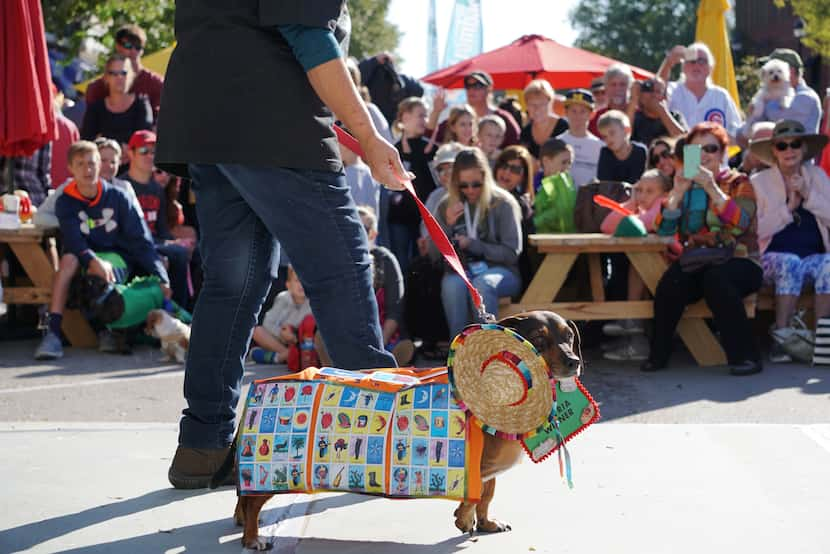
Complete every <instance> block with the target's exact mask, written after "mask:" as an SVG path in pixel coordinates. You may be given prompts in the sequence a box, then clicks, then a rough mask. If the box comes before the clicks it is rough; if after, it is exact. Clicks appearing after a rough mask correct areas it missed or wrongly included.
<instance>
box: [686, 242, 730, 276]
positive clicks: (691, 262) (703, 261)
mask: <svg viewBox="0 0 830 554" xmlns="http://www.w3.org/2000/svg"><path fill="white" fill-rule="evenodd" d="M734 254H735V247H734V246H699V247H696V248H691V249H688V250H683V253H682V254H681V255H680V258H678V259H677V263H679V264H680V269H681V270H682V271H683V272H684V273H694V272H696V271H700V270H702V269H705V268H707V267H709V266H712V265H721V264H724V263H726V262H728V261H729V260H730V259H731V258H732V256H733V255H734Z"/></svg>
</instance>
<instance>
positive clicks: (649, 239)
mask: <svg viewBox="0 0 830 554" xmlns="http://www.w3.org/2000/svg"><path fill="white" fill-rule="evenodd" d="M529 240H530V244H531V245H534V246H536V247H537V248H538V250H539V253H540V254H544V260H543V262H542V265H541V266H540V267H539V270H538V271H537V272H536V274H535V275H534V277H533V280H532V281H531V283H530V285H529V286H528V288H527V290H526V291H525V293H524V295H523V296H522V298H521V300H520V301H519V302H518V303H515V304H506V305H503V306H501V309H500V311H499V316H500V317H506V316H509V315H512V314H516V313H519V312H524V311H528V310H551V311H554V312H557V313H558V314H560V315H561V316H562V317H565V318H568V319H573V320H577V321H586V320H615V319H653V318H654V306H653V304H654V302H653V301H652V300H627V301H607V300H606V299H605V292H604V289H603V280H602V268H601V262H600V254H611V253H617V252H619V253H623V254H625V255H626V256H627V257H628V259H629V260H630V261H631V265H632V266H633V267H634V269H635V270H636V271H637V273H638V274H639V275H640V277H642V279H643V282H644V283H645V285H646V288H648V290H649V291H650V292H651V294H654V292H655V290H656V289H657V283H658V282H659V281H660V277H662V276H663V273H664V272H665V271H666V269H667V268H668V262H667V261H666V260H665V259H664V257H663V252H665V250H666V246H667V245H668V244H669V243H670V242H672V240H674V239H673V237H664V236H659V235H654V234H649V235H648V236H646V237H633V238H631V237H612V236H608V235H604V234H601V233H584V234H535V235H530V237H529ZM580 255H584V256H587V258H588V271H589V275H590V287H591V296H592V298H591V299H590V300H585V301H579V302H554V299H555V298H556V295H557V294H558V293H559V290H560V289H561V288H562V285H563V284H564V282H565V278H566V277H567V275H568V272H569V271H570V269H571V267H572V266H573V264H574V262H575V261H576V259H577V257H578V256H580ZM755 301H756V299H755V296H754V295H753V296H750V297H748V298H747V299H746V301H745V302H744V304H745V306H746V309H747V313H748V315H749V316H750V317H754V316H755ZM708 317H712V314H711V312H710V311H709V308H708V307H707V306H706V303H705V302H704V301H703V300H701V301H700V302H697V303H695V304H692V305H689V306H688V307H687V308H686V310H685V312H684V313H683V318H682V319H681V320H680V323H679V325H678V327H677V332H678V334H679V335H680V338H681V339H682V340H683V343H684V344H685V345H686V347H687V348H688V349H689V352H691V354H692V356H693V357H694V359H695V361H697V363H698V364H699V365H701V366H710V365H721V364H725V363H726V355H725V353H724V351H723V349H722V348H721V346H720V343H718V341H717V339H715V337H714V335H713V334H712V332H711V331H710V330H709V327H708V326H707V325H706V322H705V321H704V319H705V318H708Z"/></svg>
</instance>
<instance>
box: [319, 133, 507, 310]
mask: <svg viewBox="0 0 830 554" xmlns="http://www.w3.org/2000/svg"><path fill="white" fill-rule="evenodd" d="M334 132H335V133H336V134H337V140H338V141H339V142H340V144H342V145H343V146H345V147H346V148H348V149H349V150H351V151H352V152H354V153H355V154H357V155H358V156H360V157H362V158H365V154H364V153H363V149H362V148H361V147H360V143H358V142H357V139H356V138H354V137H353V136H352V135H350V134H349V133H347V132H346V131H344V130H343V129H342V128H340V127H339V126H338V125H335V126H334ZM404 187H406V190H407V191H408V192H409V195H410V196H411V197H412V199H413V200H415V204H416V205H417V206H418V211H419V212H421V217H422V218H423V220H424V224H425V225H426V227H427V231H429V236H430V238H432V241H433V242H434V243H435V246H437V247H438V251H439V252H441V255H442V256H444V259H445V260H447V263H448V264H450V267H452V268H453V270H454V271H455V272H456V273H457V274H458V275H459V277H461V279H463V280H464V284H465V285H467V289H468V290H469V291H470V296H472V297H473V304H474V305H475V307H476V310H477V311H478V313H479V316H481V318H482V319H483V321H485V322H492V321H495V318H494V317H493V316H492V314H489V313H487V311H486V307H485V306H484V301H483V300H482V299H481V294H479V292H478V291H477V290H476V288H475V287H474V286H473V284H472V283H471V282H470V280H469V279H468V278H467V272H466V271H464V266H463V265H461V260H460V259H458V254H457V253H456V252H455V248H453V246H452V243H451V242H450V240H449V239H448V238H447V235H446V233H444V230H443V229H441V226H440V225H439V224H438V222H437V221H435V218H434V217H433V216H432V214H431V213H429V210H428V209H427V207H426V206H424V203H423V202H421V199H420V198H418V195H417V194H415V187H413V186H412V181H408V180H407V181H404Z"/></svg>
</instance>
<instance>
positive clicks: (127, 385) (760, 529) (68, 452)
mask: <svg viewBox="0 0 830 554" xmlns="http://www.w3.org/2000/svg"><path fill="white" fill-rule="evenodd" d="M34 345H35V342H34V341H28V342H26V341H22V342H14V343H9V342H0V422H5V423H0V449H2V450H1V451H2V452H3V455H2V456H0V469H2V470H3V471H4V475H6V479H5V480H4V486H3V494H0V553H6V552H18V551H23V552H39V553H40V552H92V553H104V552H119V553H120V552H128V553H145V552H146V553H149V552H185V551H187V552H200V553H201V552H205V553H212V552H217V553H223V552H239V551H240V550H241V548H240V543H239V538H240V536H241V534H240V530H239V529H238V528H236V527H235V526H234V525H233V522H232V520H231V514H232V512H233V507H234V503H235V494H234V492H233V491H232V490H230V489H224V490H221V491H214V492H210V491H194V492H182V491H175V490H173V489H171V488H170V486H169V484H168V483H167V480H166V473H167V467H168V466H169V463H170V457H171V455H172V453H173V450H174V448H175V444H176V433H177V426H176V421H177V420H178V417H179V414H180V410H181V408H182V407H183V400H182V396H181V391H182V376H183V371H182V368H181V367H180V366H175V365H170V364H159V363H158V361H157V360H158V358H159V356H160V355H159V353H158V352H157V351H155V350H153V349H150V348H147V347H144V348H139V349H137V350H136V352H135V353H134V354H133V355H131V356H107V355H101V354H98V353H96V352H90V351H79V350H74V349H68V350H67V355H66V358H64V359H63V360H60V361H58V362H50V363H36V362H33V361H32V360H31V352H32V350H33V348H34ZM586 356H587V357H588V360H589V363H588V372H587V374H586V375H585V378H584V382H585V384H586V386H587V387H588V389H589V390H590V391H591V393H592V394H593V395H594V397H595V398H596V399H597V401H598V402H599V403H600V406H601V410H602V413H603V420H602V422H601V423H600V424H597V425H595V426H593V427H592V428H591V429H589V430H588V431H586V433H584V434H583V435H581V436H579V437H577V438H576V439H574V441H572V443H570V450H571V453H572V455H573V459H574V480H575V485H576V486H575V488H574V489H573V490H568V489H567V487H565V486H564V485H562V484H561V482H560V480H559V476H558V468H557V464H556V462H555V461H546V462H543V463H542V464H539V465H534V464H532V463H530V462H529V461H526V462H525V463H524V464H522V465H521V466H519V467H517V468H514V469H512V470H511V471H510V472H508V473H507V474H505V475H504V476H502V477H499V481H498V486H497V492H496V497H495V500H494V502H493V506H492V513H493V515H494V516H495V517H496V518H499V519H503V520H506V521H509V522H510V523H511V524H512V525H513V531H512V532H510V533H506V534H502V535H494V536H481V537H479V538H477V539H474V540H469V539H468V537H465V536H461V535H460V534H459V533H458V532H457V531H456V530H455V528H454V526H453V518H452V511H453V510H454V504H453V503H451V502H448V501H445V500H418V501H406V502H404V501H390V500H385V499H377V498H372V497H366V496H359V495H352V494H339V495H338V494H327V495H316V496H302V495H285V496H279V497H275V498H273V499H272V500H271V501H269V503H268V504H267V505H266V510H265V512H264V515H263V526H262V532H263V534H264V535H268V536H271V537H274V541H275V546H276V549H277V551H278V552H287V553H288V552H299V553H302V554H308V553H320V552H332V551H336V552H338V554H339V553H341V552H342V553H350V552H355V553H356V552H360V553H364V552H367V553H372V554H376V553H387V552H389V553H391V552H395V553H397V552H402V553H404V554H408V553H418V554H421V553H443V552H458V551H462V550H463V551H468V550H469V551H470V552H475V553H478V552H482V553H484V552H499V553H513V552H534V551H536V552H557V553H559V552H580V553H582V552H613V553H622V554H626V553H634V552H636V553H637V554H650V553H666V552H672V553H675V552H678V553H682V552H690V553H691V552H695V554H698V553H699V552H700V551H701V549H704V551H706V552H715V553H720V552H726V551H728V550H731V551H737V552H753V554H756V553H767V552H769V553H771V554H772V553H776V554H777V553H779V552H781V551H787V552H798V553H830V546H828V545H830V529H829V528H828V526H827V505H828V501H830V482H829V481H830V472H828V471H827V468H828V467H830V410H829V409H828V408H830V402H829V401H830V371H828V370H827V369H824V368H811V367H806V366H797V365H786V366H768V367H767V368H766V369H765V371H764V372H763V373H762V374H760V375H758V376H753V377H749V378H733V377H730V376H728V375H726V373H725V370H724V369H723V368H698V367H696V366H694V365H693V364H692V363H690V360H689V359H688V358H687V357H684V356H683V355H679V356H677V357H676V358H675V360H674V362H673V366H674V367H673V369H671V370H669V371H665V372H659V373H656V374H654V375H645V374H642V373H640V372H639V371H638V370H637V368H636V365H635V364H611V363H609V362H604V361H602V360H601V359H599V358H598V353H596V352H588V353H586ZM281 371H284V370H283V368H281V367H279V366H256V365H254V366H251V367H249V368H248V371H247V372H246V381H250V380H251V379H253V378H258V377H265V376H269V375H274V374H278V373H280V372H281Z"/></svg>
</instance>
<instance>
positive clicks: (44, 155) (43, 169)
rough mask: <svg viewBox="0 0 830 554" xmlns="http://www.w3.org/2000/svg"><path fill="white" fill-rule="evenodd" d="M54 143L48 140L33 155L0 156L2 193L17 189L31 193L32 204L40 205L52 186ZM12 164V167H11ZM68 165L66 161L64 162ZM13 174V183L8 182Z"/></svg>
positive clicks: (0, 188) (0, 186)
mask: <svg viewBox="0 0 830 554" xmlns="http://www.w3.org/2000/svg"><path fill="white" fill-rule="evenodd" d="M52 144H53V143H51V142H48V143H46V144H44V145H43V146H41V147H40V148H39V149H37V150H35V153H34V154H32V155H31V156H18V157H15V158H6V157H3V156H0V193H2V192H3V191H8V192H12V191H13V190H15V189H20V190H25V191H26V192H28V193H29V200H31V202H32V206H34V207H38V206H40V205H41V204H43V201H44V200H46V195H47V194H48V192H47V191H48V190H49V189H50V188H52V185H53V183H52V174H51V170H52ZM9 165H11V167H9ZM64 165H66V163H64ZM9 175H11V183H6V179H7V177H8V176H9Z"/></svg>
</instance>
